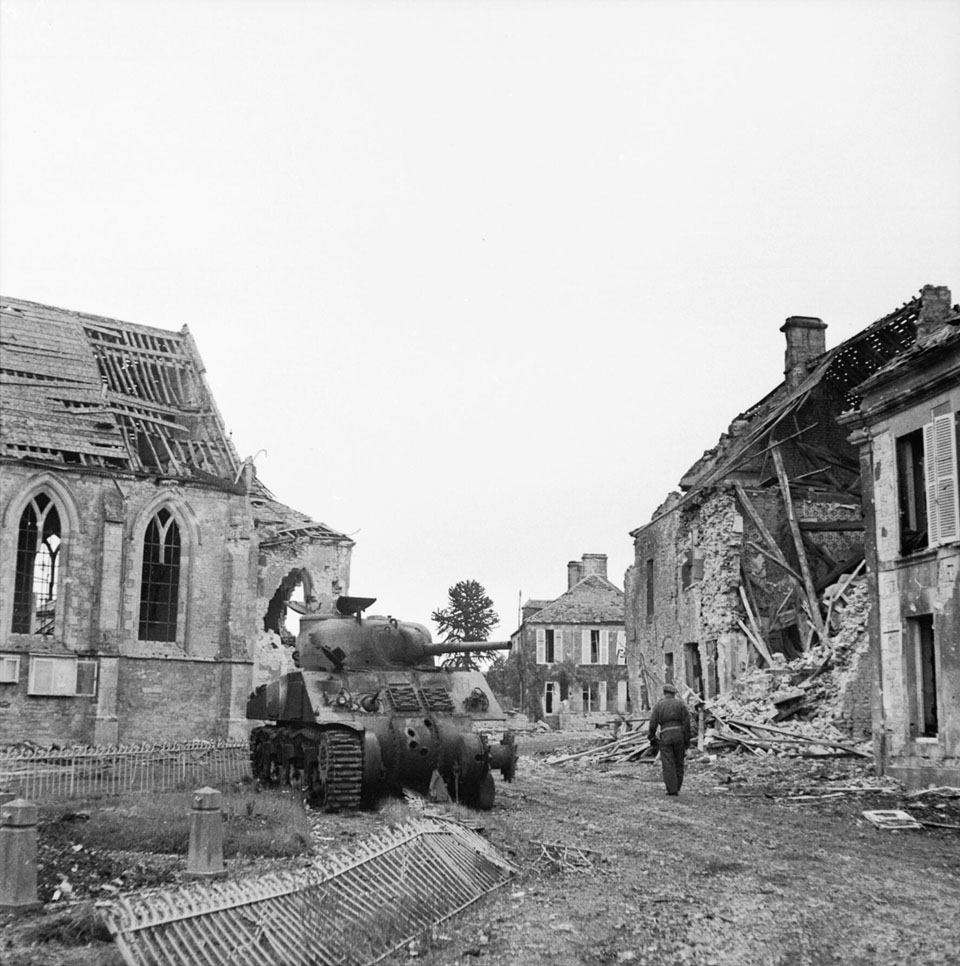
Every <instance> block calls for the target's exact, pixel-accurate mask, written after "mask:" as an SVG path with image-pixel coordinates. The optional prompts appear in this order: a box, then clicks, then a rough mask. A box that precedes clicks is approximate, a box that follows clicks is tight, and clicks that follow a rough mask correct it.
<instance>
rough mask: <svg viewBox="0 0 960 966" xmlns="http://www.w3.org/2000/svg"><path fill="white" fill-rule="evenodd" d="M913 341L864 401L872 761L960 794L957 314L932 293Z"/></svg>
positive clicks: (856, 420) (857, 425) (859, 426)
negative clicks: (956, 789) (871, 600)
mask: <svg viewBox="0 0 960 966" xmlns="http://www.w3.org/2000/svg"><path fill="white" fill-rule="evenodd" d="M922 298H923V307H922V313H921V317H920V319H919V325H918V330H917V341H916V343H915V344H914V345H913V346H912V347H911V348H910V349H909V350H908V351H906V352H904V353H902V354H901V355H899V356H898V357H897V358H896V359H894V360H893V361H892V362H890V363H888V364H887V365H886V366H884V367H883V368H882V369H880V371H879V372H877V373H875V374H874V375H873V376H872V377H871V378H869V379H868V380H867V381H866V382H864V383H863V384H862V385H860V386H859V387H858V389H857V392H858V393H859V394H860V395H861V396H862V401H861V403H860V407H859V410H858V411H857V412H855V413H853V414H851V416H850V417H849V419H848V420H847V423H848V426H849V428H851V429H853V431H854V437H853V438H854V440H855V441H856V442H858V443H859V445H860V459H861V465H862V476H863V481H864V510H865V517H866V522H867V557H868V563H869V573H870V581H869V583H870V589H871V591H872V593H873V595H874V600H875V606H874V607H873V611H872V614H871V625H870V631H871V634H870V636H871V644H872V650H873V655H874V663H875V668H876V678H875V684H876V696H877V698H876V701H875V706H874V742H875V759H876V761H877V762H878V764H879V765H880V766H881V768H882V770H883V771H886V772H888V773H890V774H891V775H894V776H895V777H897V778H899V779H901V780H902V781H904V782H906V783H908V784H911V785H925V784H927V783H933V784H935V785H960V505H958V487H960V481H958V478H957V473H958V468H957V432H958V428H960V424H958V420H957V415H956V414H957V412H958V411H960V313H958V310H957V307H956V306H951V304H950V291H949V289H946V288H935V287H933V286H927V287H926V288H925V289H924V292H923V296H922Z"/></svg>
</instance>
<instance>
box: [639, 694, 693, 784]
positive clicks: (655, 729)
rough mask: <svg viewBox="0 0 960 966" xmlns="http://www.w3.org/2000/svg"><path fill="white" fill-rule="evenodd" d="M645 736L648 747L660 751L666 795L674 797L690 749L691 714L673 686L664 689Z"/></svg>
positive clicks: (681, 782)
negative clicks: (646, 736)
mask: <svg viewBox="0 0 960 966" xmlns="http://www.w3.org/2000/svg"><path fill="white" fill-rule="evenodd" d="M648 736H649V738H650V745H651V747H654V748H655V747H657V746H659V748H660V764H661V765H662V767H663V784H664V785H666V786H667V794H668V795H676V794H678V793H679V791H680V786H681V785H682V784H683V759H684V757H685V755H686V752H687V749H688V748H689V747H690V712H689V711H688V710H687V706H686V705H685V704H684V703H683V702H682V701H681V700H680V699H679V698H678V697H677V689H676V688H675V687H674V686H673V685H672V684H665V685H664V686H663V697H662V698H661V699H660V700H659V701H658V702H657V703H656V706H655V707H654V709H653V711H652V712H651V714H650V727H649V730H648Z"/></svg>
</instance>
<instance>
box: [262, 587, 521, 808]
mask: <svg viewBox="0 0 960 966" xmlns="http://www.w3.org/2000/svg"><path fill="white" fill-rule="evenodd" d="M375 601H376V598H372V597H340V598H338V599H337V601H336V604H335V605H334V606H332V607H330V608H329V609H327V610H325V611H324V610H320V611H317V612H316V613H307V614H303V615H301V618H300V633H299V634H298V636H297V643H296V647H297V650H296V651H295V652H294V660H295V663H296V665H297V668H298V670H296V671H293V672H291V673H289V674H285V675H283V676H282V677H280V678H279V679H278V680H276V681H272V682H270V683H269V684H262V685H260V686H259V687H258V688H257V689H256V691H254V692H253V693H252V694H251V695H250V699H249V701H248V702H247V717H248V718H251V719H254V720H259V721H264V722H269V723H266V724H263V725H260V726H259V727H256V728H254V730H253V731H252V733H251V735H250V755H251V761H252V765H253V774H254V777H255V778H256V779H258V780H259V781H261V782H264V783H267V784H274V783H290V784H293V785H296V786H299V787H300V788H302V789H303V791H304V792H305V794H306V795H307V796H309V798H310V800H311V801H313V802H314V803H315V804H317V805H319V806H321V807H323V809H324V810H326V811H344V810H354V809H357V808H359V807H360V805H361V803H370V802H372V801H374V800H375V799H376V798H377V797H378V796H380V795H382V794H385V793H390V792H396V791H398V790H400V789H402V788H405V787H406V788H413V789H415V790H417V791H421V792H427V791H430V790H432V791H433V792H434V793H436V792H437V786H436V783H438V782H440V781H442V782H443V784H444V786H445V788H446V791H447V793H448V794H449V795H450V797H451V798H453V799H454V800H455V801H459V802H463V803H464V804H467V805H470V806H472V807H475V808H481V809H489V808H491V807H492V805H493V801H494V796H495V793H496V790H495V784H494V779H493V772H494V771H499V772H500V774H501V775H502V777H503V778H504V780H506V781H511V780H512V779H513V776H514V772H515V771H516V763H517V751H516V745H515V743H514V740H513V736H512V734H511V733H510V732H509V731H505V732H504V734H503V736H502V738H500V740H499V741H497V740H496V738H495V737H494V738H491V737H490V736H489V735H490V733H491V732H495V731H497V730H498V729H499V728H501V727H503V726H504V725H505V723H506V717H505V715H504V713H503V711H502V710H501V708H500V706H499V704H498V703H497V699H496V698H495V697H494V695H493V692H492V691H491V690H490V687H489V685H488V684H487V681H486V678H485V677H484V676H483V674H482V673H480V672H479V671H474V670H465V669H456V668H447V667H443V666H437V664H436V658H437V657H438V656H439V655H441V654H450V653H471V652H481V651H493V650H504V649H508V648H509V647H510V645H509V643H503V642H482V643H464V644H433V643H432V642H431V639H430V632H429V631H428V630H427V629H426V627H424V626H423V625H421V624H414V623H409V622H404V621H398V620H395V619H394V618H392V617H374V616H370V617H364V616H363V612H364V611H365V610H367V609H368V608H369V607H370V606H371V605H372V604H374V603H375Z"/></svg>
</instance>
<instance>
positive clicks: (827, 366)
mask: <svg viewBox="0 0 960 966" xmlns="http://www.w3.org/2000/svg"><path fill="white" fill-rule="evenodd" d="M920 300H921V297H920V295H917V296H915V297H914V298H912V299H910V300H909V301H908V302H905V303H904V304H903V305H902V306H901V307H900V308H898V309H896V310H894V311H893V312H890V313H889V314H888V315H885V316H883V317H882V318H880V319H877V320H876V321H875V322H872V323H871V324H870V325H868V326H867V327H866V328H865V329H862V330H861V331H860V332H858V333H857V334H856V335H853V336H851V337H850V338H849V339H846V340H845V341H844V342H841V343H840V344H839V345H837V346H834V348H832V349H828V350H827V351H826V352H824V353H823V354H822V355H820V356H818V357H817V358H815V359H812V360H811V361H810V363H809V364H808V370H807V375H806V377H805V378H804V379H803V380H802V381H801V383H800V384H799V385H798V386H797V387H796V388H795V389H793V390H792V391H791V390H790V389H789V388H788V386H787V383H786V382H782V383H780V385H778V386H777V387H776V388H775V389H773V390H772V391H771V392H769V393H767V395H766V396H764V397H763V398H762V399H761V400H760V401H759V402H757V403H755V404H754V405H753V406H751V407H750V408H749V409H747V410H745V411H744V412H743V413H741V414H740V416H738V417H737V418H736V419H735V420H734V422H735V423H736V422H748V423H753V425H752V426H751V427H750V428H749V430H748V431H747V432H745V433H743V434H742V435H739V436H736V437H733V438H727V439H722V440H721V443H720V444H718V446H717V447H715V449H714V450H713V451H710V450H708V451H707V452H706V453H704V455H703V456H702V457H701V458H700V460H698V461H697V463H695V464H694V467H692V468H691V469H690V470H688V471H687V472H686V473H685V474H684V476H683V479H685V480H686V479H691V477H692V479H691V482H690V485H689V489H687V491H686V492H685V493H684V494H683V496H681V497H680V498H679V499H677V500H675V501H674V502H672V503H670V504H669V505H667V506H665V507H664V508H663V509H661V510H660V511H658V512H657V513H655V514H654V515H653V517H652V518H651V519H650V521H649V522H648V523H645V524H643V525H642V526H639V527H636V528H635V529H633V530H631V531H630V536H631V537H634V538H635V537H636V536H637V535H638V534H640V533H642V532H643V531H644V530H646V528H647V527H649V526H652V525H653V524H654V523H656V522H657V521H658V520H661V519H663V517H665V516H667V515H668V514H670V513H673V512H674V511H676V510H677V509H679V508H680V507H682V506H684V505H686V504H687V503H688V502H690V501H691V500H692V499H693V498H694V497H695V496H696V495H697V494H699V493H701V492H702V491H703V490H705V489H707V488H708V487H711V486H715V485H717V484H718V483H720V482H722V481H723V480H724V479H725V478H726V477H727V476H728V475H729V474H730V473H732V472H733V471H734V470H736V469H737V468H738V467H740V466H742V465H743V464H744V463H745V462H746V461H747V460H749V459H754V458H756V457H757V456H758V455H760V452H761V451H758V450H756V449H755V447H757V446H758V444H762V443H764V441H768V442H767V443H766V445H767V446H768V447H769V445H771V444H773V443H778V442H783V439H784V438H785V437H784V438H780V439H778V438H775V437H774V436H773V432H774V430H775V429H776V427H777V426H778V425H779V424H780V422H781V421H782V420H783V419H784V418H785V417H786V416H788V415H790V414H791V413H795V412H796V411H797V410H798V409H799V408H800V406H802V405H803V403H804V402H805V401H806V399H807V398H808V396H809V395H810V393H811V392H812V391H813V390H814V389H815V388H816V387H817V386H818V385H820V383H821V382H827V383H829V384H830V385H832V386H833V387H834V388H836V389H837V390H838V391H839V392H840V393H842V395H843V397H844V400H845V402H846V405H847V407H848V408H849V409H854V408H856V407H857V406H859V404H860V398H861V397H860V395H859V393H858V390H859V388H860V386H861V384H862V383H864V381H865V380H867V379H868V378H869V377H870V376H872V375H873V374H874V373H876V372H879V371H880V370H881V369H883V368H884V367H885V366H887V365H888V364H889V363H890V361H891V360H893V359H895V358H897V357H898V356H899V355H901V354H902V353H904V352H906V351H907V350H908V349H909V348H910V347H911V346H912V345H913V344H914V342H915V341H916V323H917V319H918V318H919V316H920ZM724 443H726V445H724ZM698 468H699V474H698V473H696V472H695V470H696V469H698Z"/></svg>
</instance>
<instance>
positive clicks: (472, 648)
mask: <svg viewBox="0 0 960 966" xmlns="http://www.w3.org/2000/svg"><path fill="white" fill-rule="evenodd" d="M511 647H512V645H511V643H510V642H509V641H461V642H459V643H458V642H456V641H451V642H449V643H448V644H424V645H423V653H424V654H425V655H430V656H433V657H436V656H438V655H440V654H475V653H477V652H478V651H509V650H510V648H511Z"/></svg>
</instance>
